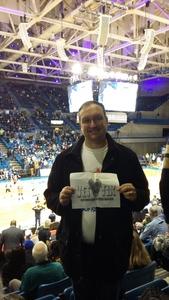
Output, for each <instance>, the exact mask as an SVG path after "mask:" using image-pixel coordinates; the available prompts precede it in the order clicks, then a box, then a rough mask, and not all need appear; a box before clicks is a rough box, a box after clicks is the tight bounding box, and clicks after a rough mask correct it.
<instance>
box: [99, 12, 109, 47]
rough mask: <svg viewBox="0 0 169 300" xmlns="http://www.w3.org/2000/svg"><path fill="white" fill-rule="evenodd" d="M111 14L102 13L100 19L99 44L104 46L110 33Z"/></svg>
mask: <svg viewBox="0 0 169 300" xmlns="http://www.w3.org/2000/svg"><path fill="white" fill-rule="evenodd" d="M110 18H111V17H110V16H109V15H105V14H101V15H100V20H99V32H98V38H97V45H98V46H101V47H104V46H106V44H107V40H108V35H109V25H110Z"/></svg>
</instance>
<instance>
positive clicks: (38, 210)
mask: <svg viewBox="0 0 169 300" xmlns="http://www.w3.org/2000/svg"><path fill="white" fill-rule="evenodd" d="M44 208H45V207H44V206H43V205H41V204H40V203H39V200H36V205H35V206H34V207H33V208H32V209H33V210H34V212H35V228H37V226H38V225H39V226H40V225H41V211H42V210H43V209H44Z"/></svg>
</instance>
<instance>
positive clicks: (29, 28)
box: [0, 0, 169, 84]
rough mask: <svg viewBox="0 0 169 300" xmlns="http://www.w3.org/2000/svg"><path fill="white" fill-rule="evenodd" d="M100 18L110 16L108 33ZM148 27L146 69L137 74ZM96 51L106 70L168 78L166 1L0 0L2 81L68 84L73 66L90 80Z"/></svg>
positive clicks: (168, 2)
mask: <svg viewBox="0 0 169 300" xmlns="http://www.w3.org/2000/svg"><path fill="white" fill-rule="evenodd" d="M103 15H104V16H103ZM101 16H102V17H103V18H104V17H105V16H107V17H108V16H110V18H109V26H108V30H109V31H108V33H107V32H106V28H107V27H106V25H105V24H106V23H104V19H102V21H103V24H102V26H101V21H100V20H101V19H100V18H101ZM105 22H106V19H105ZM100 26H101V27H100ZM147 29H152V32H151V33H153V40H151V41H148V43H149V44H148V46H150V49H149V50H148V53H146V55H147V56H146V66H145V68H144V69H143V70H141V71H138V64H139V61H140V57H141V50H142V48H143V46H144V45H145V44H146V43H147V40H146V36H145V31H146V30H147ZM105 35H107V39H106V41H104V42H103V45H100V44H99V43H98V40H99V38H100V41H101V40H104V38H105ZM58 40H59V41H61V42H63V44H62V45H61V46H59V43H58ZM150 43H151V45H150ZM98 51H100V52H98ZM98 53H101V54H103V57H104V68H105V70H107V71H108V72H109V71H116V72H125V73H128V74H138V75H139V76H140V78H142V79H143V78H149V77H157V76H165V77H168V76H169V1H168V0H87V1H83V0H76V1H75V0H63V1H61V0H37V1H36V0H0V78H1V79H2V78H4V79H11V78H12V79H15V80H29V81H32V82H35V81H37V82H45V83H55V84H56V83H58V84H60V83H61V84H68V83H69V82H70V78H71V76H72V73H71V67H72V65H73V64H74V63H75V62H80V64H81V65H82V67H83V74H82V75H81V77H82V78H88V75H87V71H88V68H89V67H90V66H96V65H97V64H98Z"/></svg>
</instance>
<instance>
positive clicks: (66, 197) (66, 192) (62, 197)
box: [59, 186, 75, 206]
mask: <svg viewBox="0 0 169 300" xmlns="http://www.w3.org/2000/svg"><path fill="white" fill-rule="evenodd" d="M74 192H75V189H74V188H72V187H71V186H65V187H64V188H63V189H62V190H61V192H60V194H59V201H60V203H61V204H62V205H63V206H66V205H68V204H69V203H70V200H71V197H72V194H73V193H74Z"/></svg>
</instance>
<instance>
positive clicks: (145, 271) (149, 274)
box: [121, 261, 157, 292]
mask: <svg viewBox="0 0 169 300" xmlns="http://www.w3.org/2000/svg"><path fill="white" fill-rule="evenodd" d="M156 265H157V264H156V262H155V261H152V262H151V263H150V264H148V265H147V266H146V267H144V268H140V269H136V270H132V271H127V272H126V273H125V275H124V278H123V280H122V289H121V290H122V292H123V291H124V292H126V291H129V290H131V289H134V288H136V287H137V286H140V285H142V284H145V283H148V282H150V281H152V280H154V276H155V269H156Z"/></svg>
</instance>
